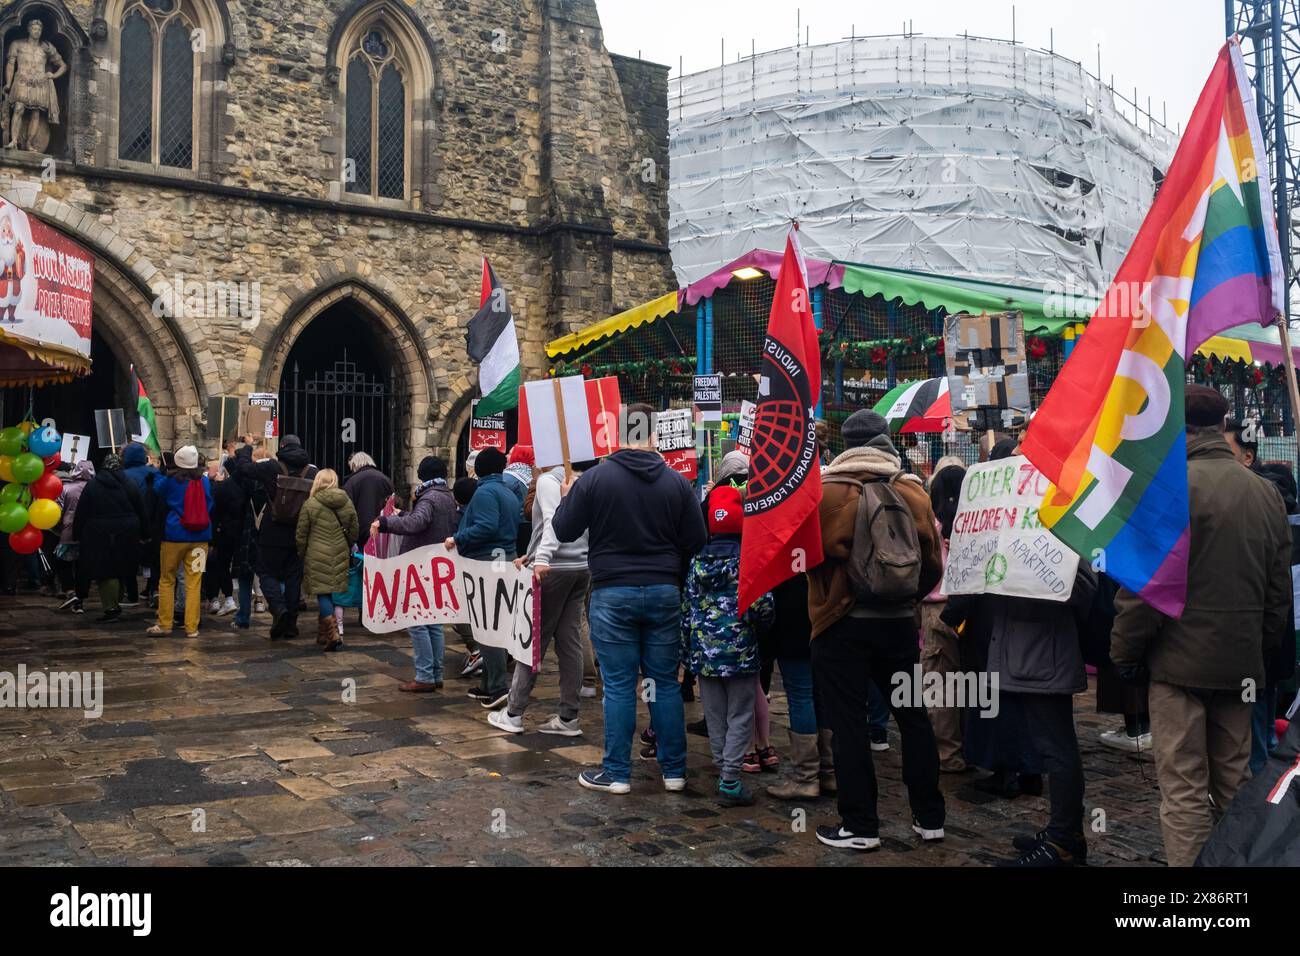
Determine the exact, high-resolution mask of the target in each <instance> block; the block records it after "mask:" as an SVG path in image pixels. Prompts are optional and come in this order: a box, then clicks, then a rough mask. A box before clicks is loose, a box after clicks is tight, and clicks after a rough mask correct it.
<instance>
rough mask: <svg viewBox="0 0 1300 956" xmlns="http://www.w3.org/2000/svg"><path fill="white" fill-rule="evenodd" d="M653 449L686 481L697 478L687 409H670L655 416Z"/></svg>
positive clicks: (695, 457) (693, 434) (693, 439)
mask: <svg viewBox="0 0 1300 956" xmlns="http://www.w3.org/2000/svg"><path fill="white" fill-rule="evenodd" d="M655 447H656V448H657V449H658V450H659V454H661V455H662V456H663V459H664V461H665V462H667V463H668V467H669V468H671V469H672V470H673V471H675V472H677V474H679V475H681V476H682V477H683V478H685V479H686V480H687V481H694V480H695V479H696V477H698V475H699V469H700V466H699V459H698V457H697V456H696V453H695V429H694V428H693V427H692V422H691V410H690V409H689V408H670V409H668V410H667V411H665V412H660V413H659V414H658V415H657V416H655Z"/></svg>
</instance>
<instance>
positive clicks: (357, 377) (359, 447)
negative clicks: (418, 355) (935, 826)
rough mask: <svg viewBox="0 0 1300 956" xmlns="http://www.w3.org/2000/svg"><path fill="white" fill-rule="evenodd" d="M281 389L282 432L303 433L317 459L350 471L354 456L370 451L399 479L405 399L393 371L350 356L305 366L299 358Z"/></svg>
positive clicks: (305, 444)
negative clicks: (380, 370)
mask: <svg viewBox="0 0 1300 956" xmlns="http://www.w3.org/2000/svg"><path fill="white" fill-rule="evenodd" d="M284 385H285V387H283V388H282V389H281V396H280V401H281V403H282V405H283V410H282V412H281V422H280V434H281V435H297V436H298V437H299V438H301V439H302V443H303V447H304V448H306V449H307V453H308V454H309V455H311V459H312V461H313V462H314V463H315V464H316V465H318V466H319V467H321V468H333V469H334V470H335V471H337V472H338V473H339V481H340V482H342V481H343V480H344V479H345V478H346V477H347V462H348V459H349V458H350V457H351V456H352V455H353V454H354V453H356V452H358V451H364V452H366V453H367V454H368V455H370V457H371V458H373V459H374V460H375V464H376V465H377V466H378V467H379V470H380V471H382V472H383V473H384V474H386V475H388V476H390V477H391V478H393V479H394V481H398V482H399V483H400V481H399V478H400V476H398V475H394V474H393V470H394V469H395V468H398V467H400V465H401V463H400V461H399V460H398V448H399V447H400V444H399V442H398V433H399V431H400V428H401V421H400V419H401V415H400V409H401V406H400V403H399V400H398V394H397V388H396V383H395V380H394V377H393V375H392V373H391V372H389V373H388V374H387V375H383V374H378V373H375V372H372V371H368V370H366V369H364V368H361V367H360V366H358V364H357V363H356V362H353V361H350V360H349V359H348V350H347V348H344V349H343V357H342V359H340V360H338V361H336V362H334V363H333V365H327V366H322V367H320V368H317V369H309V370H306V371H304V370H303V369H302V368H301V367H300V365H299V363H298V362H296V361H295V362H294V363H293V367H292V368H291V369H290V370H289V374H288V375H286V376H285V383H284Z"/></svg>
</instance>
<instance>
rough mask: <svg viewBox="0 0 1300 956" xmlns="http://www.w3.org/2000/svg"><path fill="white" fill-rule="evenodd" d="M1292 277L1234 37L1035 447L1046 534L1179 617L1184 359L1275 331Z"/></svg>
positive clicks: (1183, 577) (1061, 380)
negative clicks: (1216, 341)
mask: <svg viewBox="0 0 1300 956" xmlns="http://www.w3.org/2000/svg"><path fill="white" fill-rule="evenodd" d="M1283 275H1284V273H1283V271H1282V256H1281V252H1280V250H1279V247H1278V238H1277V225H1276V223H1275V222H1274V219H1273V194H1272V189H1271V188H1270V186H1269V179H1268V156H1267V154H1266V153H1265V151H1264V143H1263V137H1262V136H1261V135H1260V130H1259V121H1258V116H1257V114H1256V112H1255V105H1254V95H1253V91H1252V90H1251V86H1250V83H1249V81H1248V80H1247V78H1246V70H1245V66H1244V64H1243V62H1242V57H1241V49H1240V47H1239V46H1238V45H1237V41H1236V40H1235V39H1232V40H1229V41H1228V42H1227V43H1226V44H1225V45H1224V47H1223V49H1222V50H1221V51H1220V53H1219V57H1218V60H1217V62H1216V63H1215V66H1214V71H1213V72H1212V73H1211V74H1210V79H1209V81H1208V82H1207V83H1206V84H1205V89H1204V90H1202V91H1201V97H1200V99H1199V100H1198V101H1197V104H1196V109H1195V110H1194V111H1193V113H1192V118H1191V121H1190V122H1189V123H1188V126H1187V132H1186V134H1184V136H1183V140H1182V142H1181V143H1180V144H1179V147H1178V152H1177V153H1176V154H1175V155H1174V160H1173V163H1172V164H1171V165H1170V167H1169V172H1168V174H1167V175H1166V177H1165V180H1164V183H1163V184H1162V185H1161V187H1160V191H1159V194H1158V195H1157V196H1156V200H1155V203H1154V204H1153V205H1152V207H1151V211H1150V212H1149V213H1148V214H1147V218H1146V221H1145V222H1144V223H1143V224H1142V228H1141V230H1139V232H1138V234H1137V238H1136V239H1134V241H1133V247H1132V249H1130V250H1129V254H1128V256H1127V257H1126V258H1125V259H1124V262H1123V264H1122V265H1121V266H1120V268H1119V271H1118V272H1117V273H1116V275H1115V281H1114V283H1112V285H1111V287H1110V288H1109V289H1108V290H1107V292H1106V295H1105V297H1104V298H1103V299H1102V302H1101V304H1100V306H1099V307H1098V309H1097V312H1096V314H1095V315H1094V317H1093V319H1092V321H1091V322H1090V323H1089V325H1088V331H1087V333H1086V334H1085V335H1084V336H1083V338H1082V339H1081V340H1080V341H1079V344H1078V345H1077V346H1076V347H1075V349H1074V352H1073V353H1072V354H1071V356H1070V358H1069V360H1068V361H1067V362H1066V364H1065V367H1064V368H1063V369H1062V370H1061V373H1060V375H1059V376H1058V377H1057V380H1056V382H1055V384H1054V385H1053V386H1052V389H1051V391H1050V392H1049V393H1048V394H1047V397H1046V398H1045V399H1044V400H1043V404H1042V407H1041V408H1040V409H1039V410H1038V413H1037V414H1036V415H1035V416H1034V419H1033V422H1032V423H1031V425H1030V427H1029V431H1028V433H1027V434H1026V436H1025V440H1024V443H1023V446H1022V450H1023V452H1024V454H1025V455H1027V456H1028V457H1029V460H1030V461H1031V462H1033V463H1034V465H1036V466H1037V467H1038V469H1039V470H1040V471H1041V472H1042V473H1043V474H1044V475H1046V476H1047V477H1048V478H1049V479H1050V480H1051V481H1052V482H1053V486H1052V488H1051V489H1050V490H1049V491H1048V493H1047V496H1046V497H1045V498H1044V499H1043V506H1042V510H1041V517H1042V520H1043V523H1044V524H1046V525H1047V526H1048V527H1049V528H1051V529H1052V533H1053V534H1055V535H1056V536H1057V537H1058V538H1060V539H1061V540H1062V541H1064V542H1065V543H1066V544H1068V545H1069V546H1070V547H1071V548H1073V549H1074V550H1075V551H1077V552H1078V553H1079V555H1080V556H1081V557H1083V558H1084V559H1085V560H1089V561H1092V562H1094V564H1095V565H1097V566H1098V567H1102V568H1104V570H1105V571H1106V573H1107V574H1109V575H1111V576H1112V577H1113V578H1115V579H1116V580H1117V581H1119V582H1120V583H1121V584H1122V585H1124V586H1125V587H1127V588H1128V589H1129V590H1131V591H1134V592H1135V593H1137V594H1138V595H1139V596H1141V597H1142V599H1143V600H1145V601H1146V602H1147V603H1148V604H1150V605H1151V606H1152V607H1154V608H1156V609H1157V610H1159V611H1161V612H1162V613H1164V614H1167V615H1169V616H1171V617H1180V616H1181V615H1182V612H1183V606H1184V604H1185V601H1186V596H1187V553H1188V533H1189V522H1188V514H1187V445H1186V441H1185V437H1184V431H1183V425H1184V422H1183V385H1184V383H1185V381H1186V365H1185V361H1184V360H1185V358H1186V357H1187V356H1188V355H1191V354H1192V353H1194V352H1195V351H1196V348H1197V347H1198V346H1199V345H1200V344H1201V343H1203V342H1204V341H1205V340H1206V339H1208V338H1210V337H1211V336H1213V335H1217V334H1218V333H1220V332H1222V331H1224V330H1225V329H1229V328H1231V327H1232V326H1234V325H1242V324H1245V323H1247V322H1257V323H1259V324H1260V325H1267V324H1269V323H1272V322H1274V321H1275V320H1276V318H1277V316H1278V314H1279V313H1280V312H1281V311H1282V307H1283V301H1284V300H1283V296H1284V295H1285V280H1284V278H1283Z"/></svg>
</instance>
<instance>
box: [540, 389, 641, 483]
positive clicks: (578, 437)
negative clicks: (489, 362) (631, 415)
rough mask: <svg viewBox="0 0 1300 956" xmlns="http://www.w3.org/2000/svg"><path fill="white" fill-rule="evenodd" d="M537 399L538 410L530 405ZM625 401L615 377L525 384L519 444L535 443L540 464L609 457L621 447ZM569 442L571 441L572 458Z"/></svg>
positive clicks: (543, 466) (560, 463) (548, 465)
mask: <svg viewBox="0 0 1300 956" xmlns="http://www.w3.org/2000/svg"><path fill="white" fill-rule="evenodd" d="M579 385H581V387H579ZM557 395H558V396H559V398H557ZM534 397H536V401H537V403H538V407H537V408H536V409H534V408H533V406H532V405H530V401H532V400H533V399H534ZM620 402H621V398H620V395H619V388H618V379H617V378H614V377H612V376H611V377H608V378H600V379H589V380H584V379H583V378H582V377H581V376H577V375H574V376H569V377H566V378H550V379H543V380H541V381H536V382H526V383H524V385H523V386H521V387H520V389H519V444H521V445H531V446H532V448H533V456H534V459H535V460H536V463H537V467H538V468H553V467H554V466H556V465H562V464H565V463H566V461H567V462H569V463H572V462H575V461H587V460H589V459H592V458H604V457H605V456H606V455H610V454H613V453H614V452H616V451H618V449H619V447H620V444H621V441H620V435H619V410H620ZM561 412H562V413H563V416H564V423H565V429H564V433H563V435H562V434H561V430H560V427H559V425H560V414H561ZM584 422H585V427H584V425H583V423H584ZM562 439H563V442H562ZM564 442H567V443H568V450H569V456H568V458H567V459H566V458H565V457H564V448H563V443H564Z"/></svg>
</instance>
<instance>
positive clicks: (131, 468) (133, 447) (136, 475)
mask: <svg viewBox="0 0 1300 956" xmlns="http://www.w3.org/2000/svg"><path fill="white" fill-rule="evenodd" d="M122 473H123V474H124V475H126V477H127V478H129V479H130V480H131V483H132V484H133V485H135V487H136V490H137V491H139V492H140V500H141V501H143V502H144V506H145V510H146V511H150V512H152V509H153V507H154V498H153V486H154V482H155V481H157V480H158V479H159V478H161V477H162V472H161V471H159V470H158V469H157V468H156V467H154V466H153V465H151V464H149V452H148V449H146V448H145V447H144V445H141V444H140V443H139V442H134V441H133V442H131V443H130V444H128V445H127V446H126V447H125V448H123V449H122ZM156 517H157V518H158V528H157V529H156V530H157V531H158V532H161V530H162V524H161V522H162V517H163V515H162V512H161V511H159V513H158V515H157V516H156ZM152 538H153V539H154V540H152V541H150V543H149V549H148V551H147V554H148V556H149V576H148V577H147V578H145V582H144V593H145V597H146V598H151V597H152V596H153V595H154V593H155V592H156V591H157V588H158V574H159V564H158V553H159V547H158V546H159V542H161V540H162V535H161V533H158V534H153V535H152ZM122 594H123V595H124V597H123V600H122V606H123V607H135V606H136V605H137V604H139V603H140V598H139V593H138V591H137V585H136V578H135V577H134V576H133V577H130V578H123V579H122Z"/></svg>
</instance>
